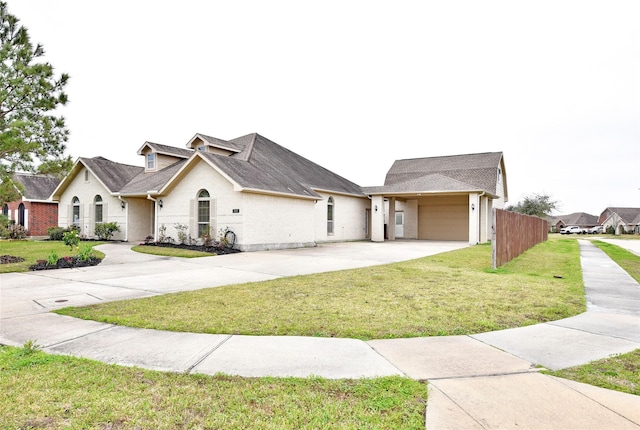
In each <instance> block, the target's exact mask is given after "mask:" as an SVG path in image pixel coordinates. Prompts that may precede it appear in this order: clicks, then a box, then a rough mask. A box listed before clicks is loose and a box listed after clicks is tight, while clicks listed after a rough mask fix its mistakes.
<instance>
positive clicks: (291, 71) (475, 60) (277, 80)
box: [8, 0, 640, 215]
mask: <svg viewBox="0 0 640 430" xmlns="http://www.w3.org/2000/svg"><path fill="white" fill-rule="evenodd" d="M8 5H9V10H10V12H11V13H13V14H14V15H16V16H18V18H20V20H21V21H22V23H23V24H24V25H25V26H26V27H27V28H28V29H29V33H30V35H31V37H32V40H33V41H34V42H40V43H42V44H43V45H44V47H45V50H46V52H47V55H46V60H47V61H49V62H50V63H52V64H53V66H54V67H55V68H56V70H58V72H66V73H69V74H70V75H71V80H70V83H69V85H68V87H67V93H68V95H69V98H70V103H69V104H68V105H67V106H65V107H64V108H63V109H62V110H61V112H62V114H63V115H64V116H65V117H66V118H67V125H68V127H69V129H70V131H71V138H70V140H69V143H68V149H69V153H70V154H71V155H72V157H73V158H74V159H75V158H77V157H80V156H83V157H92V156H96V155H101V156H104V157H106V158H109V159H111V160H114V161H119V162H124V163H130V164H136V165H142V160H141V159H139V158H140V157H139V156H137V155H136V150H137V149H138V148H139V147H140V146H142V144H143V143H144V142H145V141H151V142H156V143H162V144H167V145H174V146H181V147H182V146H183V145H185V144H186V142H187V141H188V140H189V139H190V138H191V137H192V136H193V135H194V134H195V133H196V132H199V133H204V134H208V135H212V136H215V137H218V138H221V139H231V138H234V137H238V136H241V135H244V134H248V133H252V132H258V133H260V134H262V135H264V136H266V137H268V138H270V139H271V140H273V141H275V142H277V143H279V144H281V145H283V146H285V147H287V148H289V149H291V150H293V151H295V152H297V153H299V154H301V155H303V156H305V157H307V158H309V159H310V160H312V161H315V162H317V163H318V164H320V165H322V166H324V167H326V168H328V169H330V170H332V171H334V172H336V173H338V174H340V175H342V176H344V177H346V178H348V179H350V180H352V181H354V182H356V183H358V184H359V185H363V186H369V185H381V184H382V183H383V182H384V177H385V174H386V172H387V170H388V169H389V167H390V166H391V164H392V163H393V161H394V160H395V159H403V158H415V157H430V156H438V155H454V154H465V153H475V152H492V151H502V152H504V156H505V162H506V170H507V175H508V187H509V197H510V203H513V204H515V203H516V202H517V201H518V200H520V199H522V197H524V196H525V195H528V194H532V193H545V194H550V195H551V196H552V198H553V199H555V200H558V201H559V203H560V210H559V213H571V212H578V211H580V212H583V211H584V212H588V213H591V214H594V215H597V214H599V213H600V212H601V211H602V210H604V208H606V207H608V206H619V207H640V172H639V171H640V33H639V26H638V24H637V23H638V20H639V18H640V2H637V1H616V0H613V1H609V2H606V3H603V2H595V1H535V2H534V1H526V2H525V1H519V2H513V1H447V2H427V1H403V2H381V1H323V2H299V1H279V0H275V1H269V2H264V1H262V2H261V1H234V2H229V1H206V2H205V1H193V0H183V1H181V2H169V1H147V0H136V1H123V0H114V1H109V2H82V1H73V0H56V1H50V0H8Z"/></svg>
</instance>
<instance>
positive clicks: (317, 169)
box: [202, 133, 362, 197]
mask: <svg viewBox="0 0 640 430" xmlns="http://www.w3.org/2000/svg"><path fill="white" fill-rule="evenodd" d="M233 142H234V143H237V144H242V145H243V146H244V148H245V149H244V150H243V151H242V152H240V153H238V154H234V155H232V156H229V157H225V156H221V155H216V154H211V153H203V154H202V155H203V156H205V157H206V158H207V159H208V160H209V161H210V162H211V163H213V164H214V165H216V166H217V167H218V168H220V169H221V170H222V171H223V172H225V173H226V174H227V175H229V177H231V179H233V180H234V181H235V182H237V183H238V184H239V185H240V186H242V187H244V188H249V189H256V190H264V191H273V192H281V193H286V194H297V195H300V196H306V197H318V194H317V193H316V192H315V191H314V189H315V190H326V191H333V192H339V193H346V194H355V195H361V194H362V190H361V188H360V187H359V186H358V185H356V184H355V183H353V182H351V181H349V180H347V179H345V178H343V177H341V176H339V175H337V174H335V173H333V172H331V171H329V170H327V169H325V168H324V167H322V166H319V165H318V164H316V163H314V162H312V161H309V160H307V159H306V158H304V157H302V156H300V155H298V154H296V153H294V152H292V151H290V150H288V149H286V148H284V147H282V146H280V145H278V144H277V143H274V142H272V141H271V140H269V139H267V138H266V137H264V136H261V135H259V134H257V133H252V134H250V135H247V136H242V137H239V138H237V139H234V140H233Z"/></svg>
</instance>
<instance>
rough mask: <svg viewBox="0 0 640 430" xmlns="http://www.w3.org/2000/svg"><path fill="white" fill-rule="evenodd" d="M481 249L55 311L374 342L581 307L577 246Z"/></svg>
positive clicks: (177, 326) (526, 320)
mask: <svg viewBox="0 0 640 430" xmlns="http://www.w3.org/2000/svg"><path fill="white" fill-rule="evenodd" d="M490 266H491V246H490V245H478V246H473V247H469V248H465V249H461V250H457V251H452V252H448V253H444V254H439V255H435V256H431V257H426V258H421V259H417V260H412V261H407V262H402V263H395V264H389V265H383V266H374V267H367V268H363V269H354V270H344V271H338V272H330V273H321V274H314V275H308V276H296V277H290V278H281V279H276V280H272V281H266V282H257V283H248V284H242V285H231V286H225V287H219V288H211V289H205V290H198V291H190V292H183V293H178V294H167V295H162V296H157V297H152V298H148V299H140V300H132V301H120V302H110V303H104V304H101V305H96V306H89V307H84V308H65V309H62V310H59V311H57V312H58V313H61V314H64V315H70V316H74V317H79V318H85V319H93V320H97V321H103V322H108V323H112V324H119V325H126V326H133V327H144V328H154V329H159V330H173V331H187V332H199V333H229V334H247V335H288V336H293V335H299V336H322V337H348V338H357V339H364V340H368V339H384V338H401V337H416V336H443V335H461V334H469V333H479V332H485V331H492V330H500V329H506V328H512V327H520V326H525V325H530V324H535V323H539V322H543V321H551V320H557V319H561V318H566V317H569V316H572V315H576V314H579V313H581V312H584V311H585V298H584V290H583V283H582V273H581V269H580V255H579V248H578V243H577V242H576V241H575V240H572V239H564V238H558V239H554V240H550V241H548V242H545V243H542V244H539V245H538V246H536V247H534V248H533V249H531V250H529V251H527V252H526V253H525V254H523V255H522V256H520V257H519V258H517V259H515V260H514V261H512V262H511V263H509V264H507V265H505V266H504V267H502V268H500V269H498V270H491V269H490Z"/></svg>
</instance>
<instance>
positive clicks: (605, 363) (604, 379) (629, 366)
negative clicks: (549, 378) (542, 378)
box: [544, 349, 640, 396]
mask: <svg viewBox="0 0 640 430" xmlns="http://www.w3.org/2000/svg"><path fill="white" fill-rule="evenodd" d="M544 373H546V374H549V375H553V376H558V377H560V378H565V379H571V380H572V381H577V382H583V383H585V384H589V385H595V386H597V387H602V388H607V389H610V390H616V391H621V392H623V393H629V394H635V395H636V396H640V349H636V350H634V351H631V352H629V353H627V354H620V355H615V356H612V357H609V358H605V359H602V360H598V361H594V362H591V363H589V364H585V365H582V366H576V367H570V368H568V369H562V370H557V371H554V372H551V371H544Z"/></svg>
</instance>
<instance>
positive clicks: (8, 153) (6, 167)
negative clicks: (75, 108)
mask: <svg viewBox="0 0 640 430" xmlns="http://www.w3.org/2000/svg"><path fill="white" fill-rule="evenodd" d="M43 55H44V49H43V47H42V45H40V44H38V45H36V46H35V47H34V46H33V44H32V43H31V41H30V39H29V34H28V32H27V29H26V28H25V27H24V26H22V25H20V24H19V19H18V18H16V17H15V16H13V15H11V14H10V13H9V12H8V9H7V4H6V3H5V2H0V202H7V201H12V200H16V199H17V198H19V195H18V194H17V192H16V189H15V188H14V184H13V183H12V181H11V175H12V174H13V173H14V172H16V171H24V172H37V173H43V174H53V175H56V176H59V177H62V176H64V175H65V174H66V173H67V172H68V171H69V169H70V167H71V158H70V157H69V156H65V150H66V144H65V143H66V141H67V139H68V136H69V131H68V130H67V128H66V126H65V121H64V117H62V116H56V115H55V113H54V111H55V110H56V108H57V107H58V106H60V105H64V104H66V103H67V95H66V94H65V93H64V87H65V85H66V84H67V81H68V80H69V76H68V75H67V74H64V73H63V74H61V75H60V76H55V75H54V70H53V67H52V66H51V64H49V63H47V62H44V61H42V58H41V57H42V56H43Z"/></svg>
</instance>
